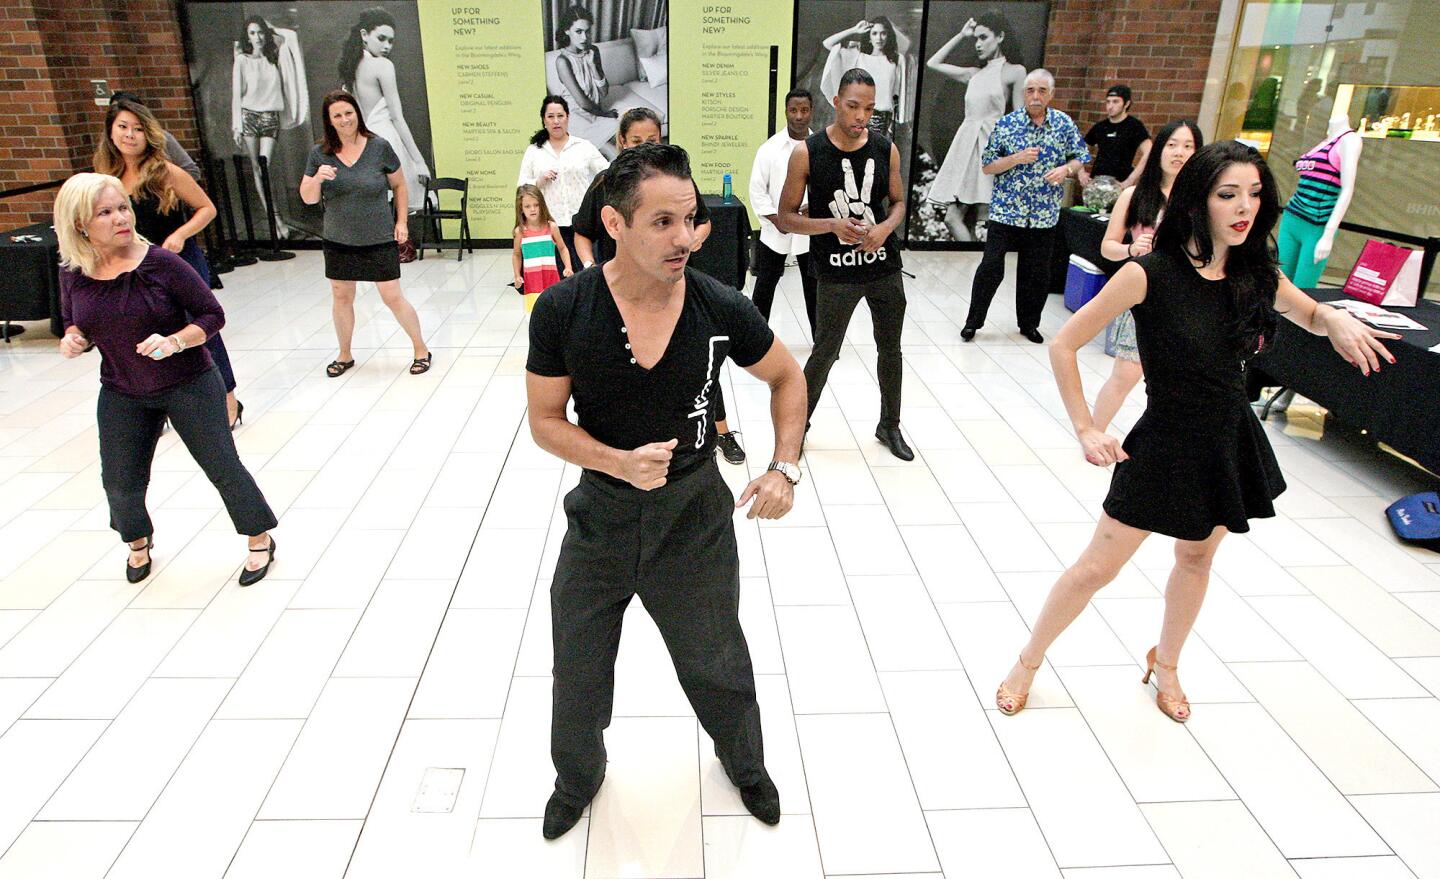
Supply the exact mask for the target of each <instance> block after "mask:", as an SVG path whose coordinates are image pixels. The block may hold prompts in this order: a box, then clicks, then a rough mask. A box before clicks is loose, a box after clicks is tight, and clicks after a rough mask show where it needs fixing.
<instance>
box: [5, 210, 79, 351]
mask: <svg viewBox="0 0 1440 879" xmlns="http://www.w3.org/2000/svg"><path fill="white" fill-rule="evenodd" d="M22 235H33V236H35V237H37V238H39V239H40V240H39V241H15V240H14V238H15V237H18V236H22ZM0 267H3V269H0V321H4V322H5V329H4V331H3V332H4V333H5V341H7V342H8V341H10V338H9V337H10V336H15V335H19V334H20V333H22V332H24V328H23V327H11V326H9V322H10V321H12V320H42V319H44V318H47V317H48V318H50V332H52V333H54V334H55V335H56V336H57V337H58V336H61V335H64V332H65V328H64V327H62V326H61V325H60V243H59V241H58V240H57V239H56V237H55V230H54V229H52V228H51V227H50V224H49V223H36V224H35V225H33V226H26V227H24V228H22V229H11V230H10V231H9V232H4V233H0Z"/></svg>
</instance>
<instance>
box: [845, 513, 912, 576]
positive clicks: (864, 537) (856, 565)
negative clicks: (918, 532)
mask: <svg viewBox="0 0 1440 879" xmlns="http://www.w3.org/2000/svg"><path fill="white" fill-rule="evenodd" d="M825 521H826V522H827V523H828V524H829V526H830V534H831V536H832V537H833V539H834V543H835V551H836V552H837V553H838V554H839V556H840V568H841V570H843V571H844V572H845V573H846V574H858V575H861V576H866V575H873V576H883V575H885V574H913V573H915V565H914V564H913V563H911V561H910V555H909V553H907V552H906V551H905V542H904V541H903V540H901V539H900V532H899V530H898V529H897V528H896V527H895V521H894V520H893V519H892V518H891V517H890V511H889V510H888V509H886V508H885V507H873V506H871V507H828V508H827V509H826V510H825Z"/></svg>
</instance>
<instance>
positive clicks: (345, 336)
mask: <svg viewBox="0 0 1440 879" xmlns="http://www.w3.org/2000/svg"><path fill="white" fill-rule="evenodd" d="M330 296H331V302H330V316H331V318H332V319H333V320H334V321H335V339H336V340H337V341H338V342H339V343H340V356H339V357H336V358H335V359H336V360H339V361H341V362H342V363H344V362H348V361H351V360H354V359H355V357H354V355H352V354H351V353H350V340H351V339H353V338H354V337H355V282H354V281H331V282H330Z"/></svg>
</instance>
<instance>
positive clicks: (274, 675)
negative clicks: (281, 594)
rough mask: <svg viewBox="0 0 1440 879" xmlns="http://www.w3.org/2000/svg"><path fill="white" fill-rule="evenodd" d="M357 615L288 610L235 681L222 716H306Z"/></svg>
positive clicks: (355, 612)
mask: <svg viewBox="0 0 1440 879" xmlns="http://www.w3.org/2000/svg"><path fill="white" fill-rule="evenodd" d="M358 616H359V611H351V610H287V611H285V612H284V613H283V614H281V615H280V620H279V621H278V622H276V623H275V627H274V628H273V629H271V630H270V634H269V635H268V636H266V638H265V642H264V643H263V644H261V645H260V649H259V650H258V651H257V652H256V653H255V656H254V657H253V658H252V659H251V660H250V664H249V665H248V666H246V668H245V672H244V674H242V675H241V676H240V679H239V680H237V681H236V682H235V687H234V689H232V690H231V691H230V695H229V696H228V697H227V698H226V699H225V702H224V704H222V705H221V706H220V711H219V713H218V715H217V716H218V717H221V718H226V719H241V718H261V717H271V718H281V717H290V718H303V717H308V716H309V714H310V709H311V707H312V706H314V704H315V700H316V698H318V697H319V695H320V690H321V689H322V688H323V687H324V686H325V680H326V678H328V677H329V676H330V672H331V670H332V669H333V668H334V667H335V663H336V662H338V661H339V659H340V651H341V650H342V649H343V648H344V646H345V642H346V641H347V640H349V638H350V633H351V632H353V631H354V629H355V622H356V620H357V618H358Z"/></svg>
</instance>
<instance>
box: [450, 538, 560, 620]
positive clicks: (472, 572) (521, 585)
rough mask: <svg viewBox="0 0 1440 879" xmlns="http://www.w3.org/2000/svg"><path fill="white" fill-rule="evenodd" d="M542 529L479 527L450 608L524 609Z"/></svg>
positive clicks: (531, 587) (532, 582)
mask: <svg viewBox="0 0 1440 879" xmlns="http://www.w3.org/2000/svg"><path fill="white" fill-rule="evenodd" d="M545 535H546V532H545V529H543V528H528V529H508V528H504V529H502V528H481V529H480V533H479V534H477V535H476V536H475V545H474V546H472V547H471V548H470V556H469V558H468V559H466V561H465V569H464V571H463V572H461V574H460V584H459V586H458V587H456V589H455V599H454V601H452V602H451V607H469V608H497V607H513V608H526V607H529V606H530V596H531V594H532V593H533V592H534V591H535V580H536V578H537V577H539V576H541V575H542V574H543V575H544V576H546V577H549V576H550V571H548V570H546V571H543V572H542V571H541V570H540V555H541V553H542V552H543V551H544V549H545Z"/></svg>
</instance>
